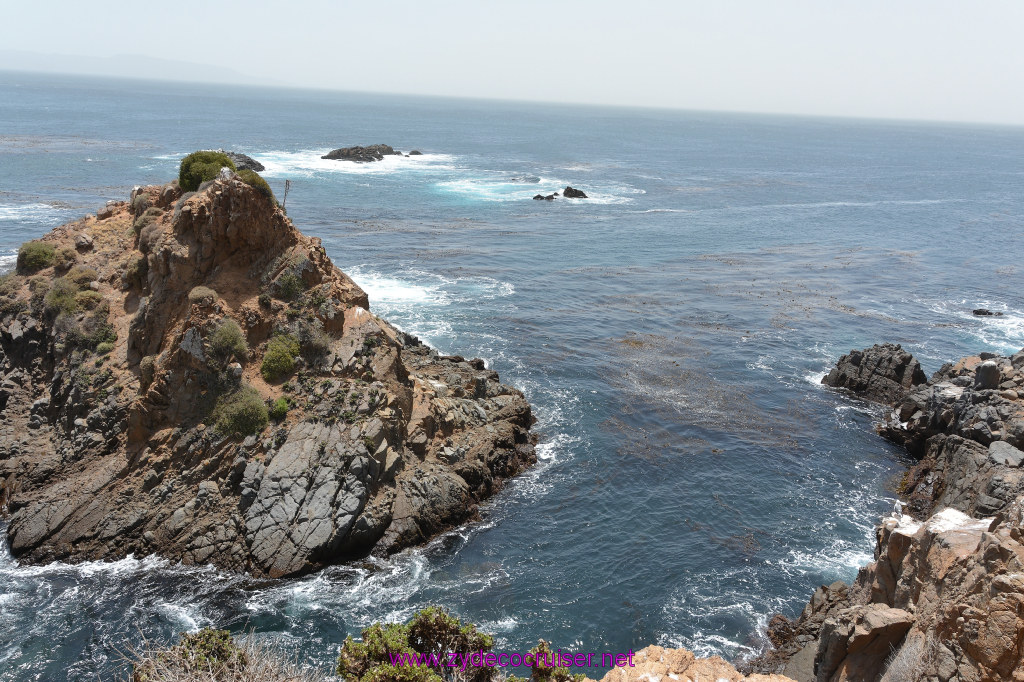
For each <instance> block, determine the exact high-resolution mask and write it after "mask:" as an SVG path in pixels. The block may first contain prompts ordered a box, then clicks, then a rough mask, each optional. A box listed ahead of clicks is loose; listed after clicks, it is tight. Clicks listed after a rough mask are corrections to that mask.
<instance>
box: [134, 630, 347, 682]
mask: <svg viewBox="0 0 1024 682" xmlns="http://www.w3.org/2000/svg"><path fill="white" fill-rule="evenodd" d="M211 642H212V644H211ZM128 659H129V661H130V662H131V664H132V674H131V677H130V678H128V679H129V680H130V681H131V682H328V681H329V680H334V679H336V678H334V677H332V676H330V675H329V674H328V673H326V672H324V671H321V670H316V669H311V668H310V667H309V666H308V665H301V664H300V663H299V661H298V657H297V655H295V654H294V653H289V651H288V650H287V649H285V647H283V646H281V645H280V644H279V643H276V642H272V641H271V642H268V641H266V640H258V639H256V638H254V637H253V636H252V635H248V636H245V637H240V638H238V639H234V638H232V637H231V636H229V635H227V633H226V632H224V631H216V630H209V629H206V630H202V631H200V632H198V633H196V634H192V635H188V634H184V635H182V641H181V643H180V644H176V645H174V646H170V647H157V646H154V645H153V644H152V643H151V642H148V641H147V642H144V643H143V646H142V648H141V649H139V650H134V651H132V652H131V653H130V654H129V656H128Z"/></svg>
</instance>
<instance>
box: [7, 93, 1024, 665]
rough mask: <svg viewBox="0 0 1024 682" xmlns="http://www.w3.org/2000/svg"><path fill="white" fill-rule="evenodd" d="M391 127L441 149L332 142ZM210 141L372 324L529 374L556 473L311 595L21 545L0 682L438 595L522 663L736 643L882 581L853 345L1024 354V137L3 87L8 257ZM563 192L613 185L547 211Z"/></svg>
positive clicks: (344, 629)
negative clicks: (876, 578)
mask: <svg viewBox="0 0 1024 682" xmlns="http://www.w3.org/2000/svg"><path fill="white" fill-rule="evenodd" d="M378 142H386V143H389V144H392V145H394V146H395V147H396V148H399V149H402V150H406V151H408V150H410V149H413V148H415V149H419V150H421V151H423V152H424V155H423V156H421V157H409V158H406V157H395V158H389V159H387V160H386V161H384V162H381V163H378V164H372V165H354V164H349V163H346V162H336V161H325V160H322V159H320V158H319V157H320V156H321V155H322V154H324V153H325V152H326V151H328V150H329V149H331V148H334V147H339V146H350V145H353V144H374V143H378ZM211 147H212V148H217V147H225V148H231V149H236V150H239V151H243V152H245V153H248V154H250V155H252V156H253V157H255V158H257V159H258V160H260V161H261V162H262V163H264V164H265V165H266V166H267V171H266V172H265V173H264V176H265V177H266V178H267V179H268V180H269V181H270V183H271V186H272V187H273V189H274V191H275V192H276V193H277V194H278V196H279V197H280V196H281V195H282V193H283V184H284V180H285V179H290V180H291V181H292V189H291V193H290V194H289V195H288V200H287V206H288V213H289V215H290V216H291V218H292V219H293V220H294V221H295V223H296V224H297V225H298V226H299V227H300V229H302V230H304V231H305V232H307V233H309V234H312V235H316V236H318V237H321V238H322V239H323V240H324V244H325V246H326V247H327V249H328V253H329V254H330V255H331V257H332V258H333V259H334V261H335V262H336V263H337V264H338V265H339V266H340V267H341V268H342V269H343V270H345V271H346V272H348V273H349V274H351V275H352V276H353V277H354V278H355V280H356V281H357V282H358V283H359V284H360V285H362V286H363V287H364V288H365V289H366V291H367V292H368V294H369V296H370V301H371V306H372V308H373V309H374V311H375V312H377V313H378V314H380V315H382V316H384V317H386V318H388V319H389V320H391V321H392V322H394V323H396V324H397V325H398V326H400V327H402V328H403V329H405V330H407V331H410V332H413V333H415V334H417V335H418V336H420V337H421V338H423V339H424V340H425V341H427V342H429V343H430V344H432V345H433V346H435V347H437V348H439V349H440V350H442V351H446V352H452V353H459V354H462V355H466V356H473V355H475V356H479V357H483V358H484V359H486V360H487V362H488V363H489V365H490V366H491V367H493V368H495V369H497V370H498V371H499V372H501V374H502V377H503V378H504V379H505V380H506V381H509V382H511V383H513V384H515V385H517V386H519V387H520V388H521V389H523V391H525V392H526V394H527V396H528V397H529V399H530V401H531V402H532V403H533V405H534V406H535V410H536V414H537V416H538V417H539V422H538V424H537V426H536V429H537V431H538V433H539V434H540V437H541V446H540V463H539V465H538V466H537V467H536V468H535V469H534V470H532V471H531V472H529V473H527V474H525V475H524V476H522V477H521V478H520V479H518V480H516V481H515V482H514V483H513V484H512V485H510V486H509V487H508V488H507V489H506V490H505V491H504V492H503V493H502V494H501V495H500V496H499V497H498V498H496V499H495V500H493V501H492V502H491V503H489V504H488V505H487V508H486V512H485V519H484V520H483V522H481V523H478V524H476V525H472V526H469V527H466V528H463V529H460V530H458V531H456V532H453V533H450V534H447V535H445V536H442V537H440V538H438V539H437V540H435V541H434V542H433V543H431V544H430V545H429V546H427V547H425V548H422V549H419V550H416V551H410V552H407V553H404V554H401V555H399V556H396V557H394V558H392V559H391V560H388V561H386V562H367V563H365V564H360V565H356V566H339V567H335V568H332V569H328V570H326V571H324V572H322V573H320V574H318V575H314V576H309V577H306V578H303V579H299V580H288V581H255V580H252V579H249V578H246V577H244V576H238V575H231V574H224V573H220V572H218V571H216V570H214V569H212V568H209V567H183V566H178V565H174V564H172V563H170V562H167V561H165V560H162V559H158V558H153V557H148V558H142V557H132V558H128V559H124V560H121V561H117V562H112V563H88V564H84V565H79V566H68V565H64V564H55V565H50V566H42V567H34V566H22V565H19V564H18V562H17V561H16V560H15V559H13V558H12V557H11V556H10V555H9V553H7V550H6V548H3V549H0V679H5V680H6V679H10V680H37V679H38V680H50V679H55V680H63V679H69V680H94V679H96V676H97V675H101V676H109V675H112V674H114V673H116V672H117V671H119V670H123V669H124V666H123V662H122V657H123V653H124V652H125V651H126V650H127V649H128V648H129V647H131V646H133V645H135V644H137V643H138V642H139V641H141V638H142V637H143V636H145V637H150V638H156V639H158V640H163V639H166V638H169V637H171V636H172V635H173V634H174V633H176V632H179V631H182V630H188V629H194V628H198V627H202V626H204V625H216V626H221V627H229V628H231V629H233V630H236V631H242V630H251V631H255V632H256V633H258V634H260V635H264V634H265V635H277V636H283V637H284V638H286V640H288V641H292V642H293V643H294V644H295V646H297V647H299V649H300V650H301V651H302V652H303V654H304V655H306V656H308V657H309V658H310V659H311V660H313V661H315V662H317V663H319V664H323V665H329V664H330V662H331V660H332V659H333V657H334V656H335V654H336V651H337V647H338V645H339V644H340V642H341V641H342V639H343V638H344V636H345V635H346V634H355V633H358V631H359V630H360V629H361V628H362V627H365V626H366V625H367V624H369V623H371V622H373V621H375V620H382V619H386V620H396V619H403V618H406V617H408V616H409V615H410V614H412V613H413V612H414V611H415V610H416V609H418V608H420V607H422V606H424V605H427V604H431V603H440V604H443V605H445V606H447V607H449V608H451V609H452V610H454V611H455V612H456V613H457V614H458V615H460V616H461V617H463V618H466V619H469V620H471V621H474V622H477V623H479V624H480V625H481V626H482V627H483V628H484V629H486V630H490V631H492V632H494V633H496V634H497V636H498V639H499V645H498V646H499V648H502V649H509V650H511V649H520V648H526V647H529V646H531V645H532V644H534V643H536V639H537V638H538V637H545V638H547V639H549V640H553V641H554V642H556V643H557V644H558V645H560V646H562V647H569V648H573V649H577V650H582V651H605V650H610V651H620V650H622V651H625V650H626V649H628V648H633V649H636V648H638V647H641V646H643V645H646V644H650V643H659V644H665V645H683V646H687V647H691V648H694V649H696V650H697V651H699V652H701V653H719V654H722V655H724V656H726V657H736V656H741V655H744V654H746V653H749V652H750V651H752V650H753V649H756V648H757V647H758V646H759V645H760V642H759V639H758V635H757V631H758V627H759V626H763V624H764V623H765V621H766V619H767V618H768V617H770V615H771V614H772V613H774V612H776V611H782V612H784V613H787V614H790V615H793V614H795V613H797V612H798V611H799V610H800V608H802V605H803V603H804V602H805V601H806V599H807V597H808V596H809V594H810V592H811V591H812V590H813V589H814V588H815V587H816V586H817V585H818V584H821V583H826V582H831V581H833V580H835V579H846V580H849V579H851V578H852V577H853V576H854V575H855V574H856V568H857V566H858V565H860V564H861V563H863V562H865V561H867V560H869V559H870V557H871V551H872V549H873V539H872V526H873V524H874V522H875V521H876V519H877V518H878V516H879V515H880V514H881V513H882V512H884V511H885V510H886V509H887V508H888V507H890V506H891V504H892V497H891V493H889V492H887V487H886V486H887V482H888V481H889V479H890V478H891V477H892V476H894V475H895V474H896V473H897V472H898V471H900V467H901V465H902V460H901V454H900V453H899V452H898V451H896V450H894V449H893V448H891V447H889V446H887V445H886V444H884V443H883V442H881V441H880V440H879V439H878V438H877V437H875V436H874V435H873V432H872V430H871V423H872V421H873V420H875V419H877V418H878V414H877V413H876V412H873V411H872V410H873V408H870V407H868V406H865V405H863V404H859V403H856V402H853V401H851V400H849V399H847V398H845V397H843V396H840V395H837V394H835V393H832V392H830V391H827V390H824V389H822V388H821V387H820V386H819V385H818V381H819V379H820V377H821V376H822V374H823V373H824V372H825V371H826V369H827V368H828V366H829V364H830V363H831V362H833V361H834V359H835V358H836V357H837V356H838V355H839V354H841V353H843V352H846V351H847V350H849V349H850V348H852V347H862V346H864V345H869V344H871V343H874V342H876V341H894V342H898V343H902V344H903V345H904V346H905V347H907V348H909V349H910V350H912V351H913V352H914V353H915V354H917V355H918V356H919V357H920V358H921V360H922V362H923V363H924V364H925V369H926V370H927V371H929V372H931V371H934V370H935V369H937V368H938V366H939V365H940V364H941V363H942V362H944V361H946V360H949V359H953V358H956V357H959V356H961V355H964V354H968V353H973V352H977V351H981V350H995V351H1003V352H1008V351H1014V350H1019V349H1020V347H1021V346H1022V345H1024V302H1022V300H1021V298H1020V291H1021V270H1020V267H1021V266H1020V265H1019V260H1020V259H1019V258H1018V257H1017V256H1019V255H1020V254H1022V253H1024V229H1022V225H1024V218H1022V215H1024V192H1022V191H1021V189H1022V180H1024V162H1022V159H1024V131H1022V130H1021V129H1015V128H994V127H992V128H982V127H970V126H940V125H931V124H915V123H887V122H862V121H843V120H827V119H797V118H783V117H758V116H741V115H726V114H711V113H692V112H670V111H643V110H627V109H620V110H616V109H597V108H582V107H558V106H549V105H530V104H512V103H486V102H474V101H460V100H440V99H437V100H434V99H425V98H419V99H413V98H400V97H385V96H368V95H352V94H344V93H327V92H304V91H273V90H256V89H241V88H237V89H236V88H215V87H210V86H185V85H169V84H155V83H143V82H130V81H108V80H89V79H70V78H68V79H63V78H57V77H40V76H29V75H22V74H0V268H2V267H5V266H9V265H10V264H11V262H12V258H13V254H14V250H15V249H16V248H17V245H18V244H20V243H21V242H22V241H24V240H26V239H28V238H31V237H35V236H38V235H41V234H43V233H44V232H46V231H47V230H48V229H50V228H52V227H54V226H56V225H58V224H60V223H61V222H63V221H66V220H69V219H72V218H75V217H77V216H79V215H82V214H83V213H86V212H89V211H94V210H95V209H96V208H98V207H99V206H101V205H102V204H103V202H104V201H106V200H107V199H124V198H125V197H127V195H128V192H129V191H130V188H131V186H132V185H135V184H144V183H155V182H165V181H167V180H170V179H171V178H173V177H175V176H176V172H177V170H176V169H177V162H178V160H179V159H180V157H181V156H182V155H183V154H185V153H187V152H189V151H192V150H194V149H197V148H211ZM567 184H571V185H573V186H574V187H578V188H581V189H583V190H584V191H586V192H587V193H588V194H589V195H590V196H591V197H592V198H591V199H588V200H586V201H583V200H580V201H568V200H564V199H558V200H556V201H554V202H539V201H536V202H535V201H532V200H531V197H532V196H533V195H534V194H537V193H543V194H547V193H550V192H552V191H555V190H558V189H561V188H563V187H565V185H567ZM976 307H987V308H991V309H995V310H1000V311H1004V312H1005V313H1006V314H1005V315H1003V316H1002V317H998V318H976V317H974V316H973V315H971V312H970V311H971V309H972V308H976Z"/></svg>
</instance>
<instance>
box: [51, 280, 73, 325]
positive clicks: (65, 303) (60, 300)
mask: <svg viewBox="0 0 1024 682" xmlns="http://www.w3.org/2000/svg"><path fill="white" fill-rule="evenodd" d="M77 294H78V285H77V284H75V283H74V282H72V281H71V280H69V279H67V278H66V277H58V278H57V279H55V280H53V283H52V284H51V285H50V289H49V291H47V292H46V296H44V297H43V305H44V306H45V308H44V309H45V311H46V314H47V315H49V316H51V317H57V316H58V315H60V314H61V313H64V314H67V315H71V314H73V313H74V312H75V311H76V310H78V302H77V301H76V300H75V297H76V295H77Z"/></svg>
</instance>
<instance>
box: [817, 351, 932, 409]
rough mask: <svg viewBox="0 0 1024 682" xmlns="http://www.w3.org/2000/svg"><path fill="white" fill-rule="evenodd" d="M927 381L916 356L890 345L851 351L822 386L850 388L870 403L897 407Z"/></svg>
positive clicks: (824, 379) (822, 381) (838, 363)
mask: <svg viewBox="0 0 1024 682" xmlns="http://www.w3.org/2000/svg"><path fill="white" fill-rule="evenodd" d="M927 380H928V378H927V377H926V376H925V374H924V371H922V370H921V364H920V363H919V362H918V361H917V360H916V359H914V356H913V355H911V354H910V353H908V352H906V351H905V350H903V349H902V348H901V347H900V346H899V345H893V344H891V343H886V344H882V345H878V344H876V345H874V346H872V347H871V348H865V349H864V350H851V351H850V353H849V354H848V355H844V356H842V357H841V358H839V362H837V363H836V366H835V367H834V368H833V369H832V371H831V372H829V373H828V375H827V376H825V378H823V379H822V380H821V383H823V384H825V385H826V386H832V387H834V388H845V389H848V390H850V391H853V392H854V393H856V394H857V395H858V396H860V397H862V398H864V399H866V400H871V401H874V402H877V403H883V404H886V405H894V404H896V403H898V402H899V401H901V400H903V398H904V397H905V396H906V395H907V392H908V391H909V390H910V389H911V388H913V387H914V386H917V385H919V384H924V383H926V382H927Z"/></svg>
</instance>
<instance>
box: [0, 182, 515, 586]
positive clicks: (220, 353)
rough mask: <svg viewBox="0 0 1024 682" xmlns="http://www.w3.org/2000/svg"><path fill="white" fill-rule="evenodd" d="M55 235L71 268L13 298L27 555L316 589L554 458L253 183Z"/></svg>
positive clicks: (15, 435)
mask: <svg viewBox="0 0 1024 682" xmlns="http://www.w3.org/2000/svg"><path fill="white" fill-rule="evenodd" d="M41 241H42V243H43V244H44V245H48V246H52V247H53V251H52V252H51V253H56V258H55V259H53V262H52V264H50V263H47V264H45V265H44V266H43V267H42V268H40V269H37V270H35V271H32V270H34V268H29V267H26V268H21V269H20V270H19V274H18V275H11V276H8V277H6V278H5V279H4V280H3V284H2V287H0V414H2V417H3V424H4V427H3V431H2V432H0V508H2V509H3V512H4V513H5V514H7V515H8V516H9V519H10V523H9V525H8V540H9V543H10V546H11V551H12V552H13V553H14V555H15V556H17V557H18V558H19V559H20V560H23V561H29V562H43V561H50V560H54V559H71V560H77V559H97V558H116V557H120V556H124V555H126V554H128V553H136V554H140V555H141V554H149V553H158V554H161V555H163V556H166V557H169V558H171V559H180V560H182V561H184V562H186V563H199V562H209V563H213V564H215V565H217V566H220V567H223V568H228V569H236V570H246V571H249V572H251V573H253V574H256V575H269V576H286V575H294V574H299V573H303V572H307V571H310V570H313V569H315V568H317V567H319V566H322V565H325V564H329V563H332V562H337V561H341V560H344V559H346V558H350V557H356V556H360V555H365V554H366V553H369V552H371V551H374V552H378V553H389V552H394V551H397V550H399V549H401V548H403V547H406V546H409V545H413V544H416V543H421V542H423V541H425V540H426V539H428V538H430V537H431V536H433V535H435V534H437V533H438V532H440V531H442V530H444V529H446V528H449V527H451V526H452V525H454V524H457V523H460V522H463V521H465V520H466V519H469V518H472V517H473V516H474V515H475V513H476V503H477V502H479V501H480V500H483V499H485V498H487V497H488V496H490V495H492V494H494V493H495V492H496V491H497V490H498V489H500V487H501V486H502V483H503V481H505V480H506V479H507V478H509V477H511V476H514V475H515V474H517V473H519V472H520V471H522V470H523V469H524V468H526V467H528V466H530V465H531V464H532V463H533V462H534V461H535V455H534V451H533V443H534V439H533V438H532V437H531V435H530V434H529V428H530V425H531V423H532V421H533V419H532V416H531V413H530V407H529V405H528V404H527V403H526V401H525V399H524V398H523V396H522V394H521V393H520V392H519V391H517V390H515V389H513V388H511V387H509V386H506V385H503V384H501V383H499V382H498V377H497V374H496V373H495V372H492V371H488V370H486V369H485V367H484V365H483V362H482V361H479V360H469V361H467V360H465V359H463V358H461V357H446V356H440V355H438V354H437V353H436V352H434V351H431V350H429V349H428V348H426V347H425V346H423V345H421V344H420V343H419V342H418V341H417V340H416V339H415V338H412V337H409V336H407V335H406V334H403V333H402V332H400V331H398V330H397V329H395V328H394V327H392V326H391V325H389V324H388V323H387V322H385V321H384V320H381V319H380V318H377V317H375V316H374V315H373V314H371V313H370V312H369V304H368V301H367V297H366V294H365V293H364V292H363V291H362V290H360V289H359V287H358V286H356V285H355V283H353V282H352V280H350V279H349V278H348V277H347V276H345V275H344V274H343V273H342V272H341V271H339V270H338V269H337V268H335V267H334V266H333V264H332V263H331V261H330V260H329V259H328V258H327V255H326V253H325V251H324V249H323V247H322V246H321V245H320V242H319V240H318V239H314V238H309V237H306V236H304V235H302V234H301V233H300V232H299V231H298V230H296V229H295V227H294V226H293V225H292V224H291V222H290V221H289V220H288V218H287V217H286V216H285V215H284V213H283V212H282V211H281V210H280V209H279V208H278V207H277V206H276V204H275V203H274V202H273V200H272V199H271V198H269V197H266V196H264V195H263V194H261V193H260V192H259V191H257V190H256V189H254V188H253V187H250V186H249V185H247V184H245V183H243V182H241V181H240V180H239V179H238V178H237V177H222V178H221V179H218V180H216V181H214V182H212V183H207V184H206V185H204V186H203V187H202V188H201V189H200V191H199V192H196V193H189V194H186V195H182V193H181V191H180V190H179V189H178V187H177V185H176V184H171V185H166V186H162V187H160V186H153V187H144V188H137V189H136V190H134V191H133V192H132V195H131V198H130V201H129V202H127V203H120V204H115V205H108V207H107V208H106V209H104V210H103V211H100V212H99V214H98V215H97V216H96V217H88V218H86V219H83V220H81V221H79V222H76V223H72V224H68V225H65V226H62V227H60V228H57V229H56V230H54V231H53V232H51V233H50V234H48V235H47V236H46V237H44V238H43V239H42V240H41ZM231 323H234V324H237V328H236V329H237V330H238V331H239V332H240V336H241V339H238V338H237V336H239V335H238V334H235V335H232V327H233V325H232V324H231ZM282 398H283V400H281V399H282ZM247 400H248V402H246V401H247ZM261 401H265V402H266V403H267V404H270V405H273V404H274V401H276V405H275V407H276V408H277V409H276V411H274V410H272V415H273V416H274V417H276V418H277V419H276V420H275V421H271V423H270V424H269V425H267V426H263V424H264V423H265V421H266V418H265V416H262V415H260V414H257V413H259V412H260V408H261V406H260V405H258V404H257V405H255V406H254V403H260V402H261ZM240 406H241V407H240ZM262 409H264V410H265V408H262ZM285 410H287V412H286V413H285ZM225 415H227V416H225ZM250 432H251V433H250ZM246 434H250V435H246Z"/></svg>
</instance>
